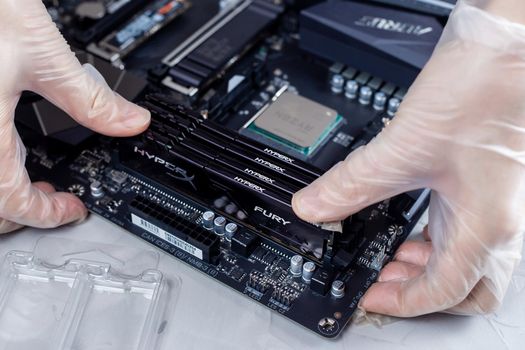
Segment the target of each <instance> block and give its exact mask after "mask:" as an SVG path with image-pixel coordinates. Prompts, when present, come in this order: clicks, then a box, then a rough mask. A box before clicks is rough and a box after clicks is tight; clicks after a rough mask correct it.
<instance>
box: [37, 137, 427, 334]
mask: <svg viewBox="0 0 525 350" xmlns="http://www.w3.org/2000/svg"><path fill="white" fill-rule="evenodd" d="M97 143H99V142H97ZM102 143H103V142H102ZM44 145H45V143H44ZM44 145H43V144H40V145H38V146H36V145H35V146H34V147H32V146H31V145H30V142H29V148H28V162H27V166H28V169H29V172H30V174H31V176H32V177H33V179H35V180H39V179H45V180H46V181H50V182H51V183H53V185H55V186H56V188H57V189H58V190H61V191H68V192H71V193H73V194H75V195H77V196H78V197H79V198H80V199H81V200H82V201H83V202H84V203H85V204H86V206H87V207H88V209H89V210H90V211H91V212H92V213H94V214H97V215H99V216H101V217H103V218H105V219H107V220H109V221H111V222H113V223H114V224H116V225H118V226H120V227H122V228H124V229H126V230H128V231H129V232H131V233H133V234H134V235H136V236H137V237H140V238H141V239H143V240H145V241H147V242H149V243H150V244H152V245H154V246H156V247H158V248H160V249H162V250H163V251H165V252H166V253H168V254H170V255H172V256H173V257H175V258H177V259H179V260H181V261H182V262H184V263H186V264H188V265H190V266H192V267H193V268H195V269H196V270H198V271H200V272H202V273H204V274H206V275H207V276H209V277H211V278H214V279H216V280H217V281H219V282H221V283H222V284H224V285H226V286H229V287H230V288H233V289H235V290H236V291H238V292H239V293H241V294H244V295H245V296H247V297H249V298H251V299H253V300H255V301H257V302H258V303H260V304H262V305H264V306H265V307H268V308H270V309H272V310H275V311H276V312H278V313H279V314H281V315H283V316H284V317H287V318H289V319H290V320H292V321H294V322H296V323H298V324H300V325H302V326H304V327H306V328H308V329H310V330H312V331H314V332H316V333H318V334H320V335H321V336H323V337H328V338H335V337H337V336H338V335H339V333H340V332H341V331H342V330H343V329H344V327H345V326H346V325H347V324H348V323H349V322H350V320H351V316H352V314H353V312H354V311H355V309H356V307H357V305H358V303H359V300H360V298H361V297H362V296H363V295H364V293H365V292H366V290H367V288H368V287H369V286H370V285H371V284H372V283H373V282H374V281H375V280H376V279H377V276H378V273H379V270H380V269H381V268H382V266H383V265H384V264H385V263H386V262H388V261H389V259H390V258H391V257H392V255H393V253H394V252H395V250H396V249H397V247H398V246H399V245H400V244H401V243H402V242H403V241H404V240H405V239H406V237H407V235H408V233H409V232H410V231H411V229H412V228H413V226H414V224H415V223H416V222H417V220H413V221H411V222H407V221H406V220H405V219H403V218H402V217H401V216H400V215H393V207H395V206H396V205H398V203H397V201H406V198H394V199H391V200H387V201H385V202H382V203H379V204H377V205H375V206H373V207H370V208H368V209H367V210H365V211H363V212H361V213H360V214H359V215H358V216H356V217H355V221H354V223H355V224H356V227H359V228H360V232H359V239H358V241H357V242H356V243H355V244H354V249H353V250H350V251H348V253H349V254H352V255H354V258H353V259H352V263H351V264H350V266H349V267H348V269H346V270H345V272H343V273H338V275H337V276H336V277H335V278H337V279H338V280H341V281H343V282H344V283H345V286H346V290H345V294H344V296H343V297H342V298H335V297H334V296H332V295H331V294H330V292H327V293H326V294H324V295H322V294H319V293H318V292H315V291H313V290H311V288H310V284H309V283H306V282H304V281H303V280H302V279H301V277H294V276H293V275H292V274H291V273H290V271H289V266H290V258H291V257H292V256H293V255H295V254H296V253H295V252H292V251H291V250H289V249H287V248H285V247H284V246H282V245H279V244H276V243H275V242H273V241H271V240H268V239H266V238H263V237H257V243H256V244H255V246H253V247H252V248H251V250H250V252H249V254H239V253H236V252H234V251H232V242H230V241H228V240H226V239H225V238H224V237H218V239H220V255H219V257H218V259H217V260H216V261H214V262H205V261H203V260H202V259H201V258H202V256H199V254H196V253H195V251H194V250H193V248H192V247H191V246H187V245H186V246H184V243H183V242H180V241H175V240H173V238H172V237H169V236H164V235H163V229H161V228H159V227H158V226H157V225H156V223H155V222H154V220H152V219H150V217H149V216H148V214H146V213H144V214H142V213H141V212H140V211H136V210H133V209H132V203H133V201H134V200H136V199H137V198H141V200H142V201H144V202H146V203H151V205H152V206H160V207H162V208H164V209H165V210H167V211H168V212H169V213H170V215H172V216H173V217H174V218H176V221H177V220H183V221H186V222H191V223H193V224H194V225H196V226H199V227H200V226H202V213H203V212H205V211H208V210H210V209H211V210H214V208H206V207H203V206H202V205H200V204H199V203H196V202H194V201H192V200H191V199H189V198H186V197H184V196H181V195H180V194H178V193H176V192H174V191H170V190H168V189H166V188H163V187H162V186H161V185H158V184H155V183H153V182H149V181H143V180H141V179H139V178H136V177H134V176H132V175H130V174H127V173H126V172H123V171H120V170H117V169H115V168H114V167H113V166H112V162H113V160H112V156H111V154H112V151H111V149H108V148H105V147H100V146H94V147H93V148H87V149H84V150H81V151H79V153H78V154H71V155H69V156H68V157H63V156H61V155H54V154H53V152H52V151H50V149H52V147H50V148H48V149H46V146H44ZM97 181H98V182H100V184H101V190H102V195H100V196H98V195H97V196H93V193H92V192H91V190H90V186H91V185H92V184H93V182H97ZM97 197H98V198H97ZM410 203H411V202H410V201H409V202H408V204H410ZM403 207H406V204H403ZM419 214H420V212H418V215H417V216H419ZM414 219H417V217H415V218H414ZM237 224H238V225H239V231H238V232H240V233H242V232H247V233H251V234H253V235H257V233H254V232H250V229H249V228H247V227H244V226H242V224H241V223H239V222H237ZM171 232H174V230H171ZM317 268H320V267H319V266H318V267H317Z"/></svg>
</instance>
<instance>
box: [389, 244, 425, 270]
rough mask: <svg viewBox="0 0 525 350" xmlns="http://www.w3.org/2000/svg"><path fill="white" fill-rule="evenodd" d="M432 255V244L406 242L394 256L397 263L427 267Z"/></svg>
mask: <svg viewBox="0 0 525 350" xmlns="http://www.w3.org/2000/svg"><path fill="white" fill-rule="evenodd" d="M431 255H432V243H430V242H418V241H406V242H405V243H403V244H401V246H400V247H399V249H398V250H397V251H396V254H395V256H394V260H395V261H400V262H405V263H410V264H413V265H418V266H426V265H427V263H428V259H430V256H431Z"/></svg>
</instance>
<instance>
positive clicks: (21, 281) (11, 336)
mask: <svg viewBox="0 0 525 350" xmlns="http://www.w3.org/2000/svg"><path fill="white" fill-rule="evenodd" d="M177 283H178V281H174V284H175V285H174V286H172V287H174V288H176V289H177V288H178V285H176V284H177ZM166 289H167V286H166V282H165V279H164V278H163V275H162V273H161V272H160V271H158V270H146V271H144V272H142V273H141V274H139V275H137V276H126V275H122V274H120V273H116V272H113V271H112V269H111V265H110V264H107V263H101V262H95V261H88V260H80V259H71V260H68V261H67V262H66V263H64V264H63V265H61V266H53V265H49V264H48V263H46V262H45V261H42V260H40V259H38V258H37V257H35V255H34V254H33V253H29V252H22V251H12V252H10V253H8V254H7V256H6V258H5V261H4V264H3V265H2V270H1V272H0V349H2V350H14V349H16V350H25V349H53V350H59V349H64V350H65V349H75V350H77V349H78V350H84V349H127V350H128V349H129V350H135V349H136V350H146V349H147V350H150V349H155V348H156V346H157V340H158V338H159V335H160V334H161V333H162V331H163V329H164V327H165V322H166V321H165V320H164V318H163V311H164V309H165V303H166V301H167V297H166Z"/></svg>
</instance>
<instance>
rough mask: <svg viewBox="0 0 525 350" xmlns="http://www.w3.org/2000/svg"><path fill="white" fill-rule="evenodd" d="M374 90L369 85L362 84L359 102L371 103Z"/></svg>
mask: <svg viewBox="0 0 525 350" xmlns="http://www.w3.org/2000/svg"><path fill="white" fill-rule="evenodd" d="M372 94H373V91H372V89H371V88H370V87H369V86H362V87H361V89H359V103H360V104H362V105H365V106H366V105H369V104H370V102H372Z"/></svg>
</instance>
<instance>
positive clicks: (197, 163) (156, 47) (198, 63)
mask: <svg viewBox="0 0 525 350" xmlns="http://www.w3.org/2000/svg"><path fill="white" fill-rule="evenodd" d="M44 3H45V4H46V6H47V8H48V11H49V13H50V15H51V17H52V18H53V20H54V21H55V23H56V24H57V26H58V27H59V29H60V30H61V31H62V33H63V34H64V36H65V38H66V39H67V40H68V42H69V43H70V44H71V45H72V46H73V47H74V49H75V51H76V52H77V55H78V56H79V59H80V60H81V61H82V62H89V63H91V64H93V65H95V67H97V68H99V70H100V71H101V72H102V74H103V75H104V76H105V77H106V79H108V80H109V81H113V80H112V78H111V77H118V78H115V79H114V81H115V84H114V85H113V84H110V85H112V87H113V88H115V89H116V90H117V91H119V92H120V90H121V89H124V90H126V91H125V93H124V95H125V97H127V98H129V99H133V100H134V101H135V102H136V103H138V104H139V105H141V106H143V107H144V108H146V109H148V110H149V111H150V112H151V115H152V122H151V125H150V127H149V128H148V130H147V131H145V132H144V133H142V134H141V135H137V136H134V137H129V138H120V139H119V138H110V137H104V136H101V135H97V134H94V133H93V132H91V131H89V130H87V129H84V128H83V127H81V126H79V125H74V123H73V122H71V121H69V122H67V123H63V124H62V128H60V127H57V126H56V125H54V128H53V132H49V130H51V129H50V128H46V127H45V126H46V125H45V124H46V121H45V120H44V119H42V114H43V111H47V113H48V114H53V113H55V112H56V113H57V115H56V118H59V116H58V114H59V111H58V110H57V111H55V110H53V109H51V108H48V107H46V106H47V104H49V102H46V101H44V100H41V99H39V98H38V96H24V97H23V98H22V101H21V105H22V106H21V107H19V108H18V110H17V121H18V129H19V132H20V134H21V135H22V138H23V140H24V143H25V145H26V147H27V168H28V171H29V173H30V175H31V177H32V179H33V180H35V181H37V180H45V181H49V182H51V183H52V184H53V185H55V187H56V188H57V189H58V190H61V191H68V192H70V193H73V194H75V195H76V196H78V197H79V198H80V199H81V200H82V201H83V202H84V203H85V205H86V206H87V208H88V209H89V210H90V211H91V212H92V213H94V214H96V215H99V216H101V217H103V218H105V219H107V220H109V221H111V222H113V223H114V224H116V225H118V226H120V227H123V228H124V229H126V230H127V231H129V232H130V233H132V234H134V235H136V236H137V237H139V238H141V239H143V240H145V241H146V242H149V243H150V244H152V245H154V246H156V247H158V248H159V249H161V250H163V251H164V252H166V253H167V254H170V255H172V256H173V257H175V258H177V259H179V260H181V261H183V262H185V263H186V264H188V265H190V266H192V267H193V268H195V269H196V270H198V271H200V272H202V273H204V274H206V275H207V276H209V277H210V278H213V279H215V280H217V281H219V282H221V283H222V284H224V285H225V286H228V287H230V288H233V289H234V290H236V291H238V292H239V293H241V294H244V295H245V296H246V297H249V298H251V299H253V300H254V302H258V303H260V304H262V305H263V306H265V307H268V308H270V309H272V310H274V311H275V312H277V313H279V314H281V315H283V316H284V317H286V318H288V319H290V320H291V321H294V322H295V323H297V324H300V325H302V326H304V327H306V328H307V329H310V330H312V331H313V332H316V333H318V334H319V335H321V336H323V337H327V338H335V337H337V336H338V335H339V334H340V333H341V332H342V331H343V329H344V328H345V326H346V325H347V324H348V323H349V322H350V320H351V317H352V314H353V313H354V311H355V310H356V308H357V306H358V303H359V300H360V298H361V297H362V296H363V295H364V293H365V292H366V290H367V289H368V287H369V286H370V285H371V284H372V283H374V282H375V281H376V279H377V277H378V274H379V272H380V270H381V269H382V267H383V266H384V265H385V264H386V263H387V262H388V261H389V260H390V259H391V258H392V256H393V254H394V253H395V251H396V249H397V248H398V247H399V245H400V244H401V243H402V242H403V241H404V240H405V239H406V237H407V236H408V234H409V233H410V232H411V230H412V229H413V227H414V226H415V224H416V223H417V220H418V219H419V217H420V216H421V215H422V213H423V212H424V211H425V209H426V207H427V205H428V200H429V195H430V193H429V191H428V190H425V189H421V190H418V191H414V192H410V193H405V194H402V195H399V196H396V197H394V198H390V199H387V200H384V201H382V202H380V203H377V204H375V205H373V206H371V207H369V208H366V209H365V210H363V211H361V212H359V213H356V214H354V215H352V216H351V217H349V218H347V219H345V220H343V221H341V222H334V223H309V222H305V221H303V220H301V219H299V218H298V217H297V216H295V214H294V212H293V210H292V208H291V198H292V196H293V194H294V193H295V192H297V191H298V190H300V189H301V188H303V187H305V186H307V185H308V184H310V183H312V182H313V181H314V180H315V179H317V178H318V177H320V176H321V175H322V174H323V173H324V172H326V171H327V170H328V169H330V168H331V167H332V166H333V165H335V164H337V163H338V162H340V161H341V160H344V159H345V158H346V157H347V156H348V154H350V153H351V152H353V151H354V150H356V149H357V148H359V147H362V146H365V145H366V144H367V143H368V142H369V141H370V140H372V139H373V138H374V137H375V136H376V135H377V134H379V133H380V132H381V130H382V129H383V128H384V127H386V126H387V125H388V124H389V123H390V121H391V120H392V119H393V118H395V115H396V112H397V109H398V107H399V105H400V103H401V102H402V100H403V98H404V96H405V94H406V91H407V89H408V88H409V85H410V84H409V83H406V82H407V79H400V80H397V79H394V80H396V81H389V80H387V78H385V77H389V76H392V74H390V73H391V72H390V71H389V70H391V69H392V67H395V64H399V70H398V71H397V72H398V73H399V72H404V70H403V69H405V70H407V72H408V69H410V72H414V71H415V70H416V69H417V64H419V63H421V62H422V61H421V62H419V61H418V62H414V61H413V60H412V61H411V60H410V59H408V61H403V57H402V56H400V55H398V54H396V58H395V59H394V58H392V59H391V62H390V63H389V64H390V65H389V66H388V69H387V70H385V71H384V73H385V74H384V75H383V74H382V72H383V71H382V67H379V66H374V67H373V68H374V69H373V73H372V72H371V71H370V70H366V69H365V68H366V67H370V66H371V64H372V65H373V64H374V61H373V59H372V58H371V57H374V52H375V51H374V47H373V46H374V45H376V43H372V41H373V40H372V39H370V40H369V41H370V42H369V44H370V45H371V46H370V49H369V50H368V49H367V47H366V46H364V44H363V42H362V41H360V43H359V44H355V47H354V46H352V45H354V44H352V43H357V41H359V40H358V39H359V37H360V36H362V35H363V34H364V33H363V30H367V31H370V33H368V34H369V35H370V36H368V37H369V38H372V36H371V35H375V36H376V38H382V36H386V38H384V37H383V39H382V40H387V39H392V41H393V42H399V40H398V39H399V36H402V35H408V36H410V35H412V33H413V32H414V31H419V32H418V33H432V35H429V36H428V39H426V38H425V40H427V42H425V44H424V45H423V46H424V47H427V46H428V47H429V50H428V51H429V52H427V53H426V54H427V56H426V57H427V58H428V57H429V56H430V54H431V51H432V47H433V46H432V45H431V43H432V42H433V40H434V41H435V40H437V38H439V33H440V29H439V26H440V25H441V24H440V23H443V22H444V21H445V19H444V18H442V17H439V16H437V17H433V16H431V15H429V14H428V13H420V14H417V17H415V18H416V19H417V21H419V22H418V24H411V23H408V24H407V23H404V27H403V23H401V22H400V23H401V24H398V25H397V27H396V26H394V27H392V24H391V25H390V26H389V27H388V28H394V30H388V31H384V30H383V31H381V30H382V27H381V26H379V25H375V27H366V28H364V27H363V26H362V25H361V24H360V23H363V19H362V18H357V19H356V21H355V22H353V23H354V24H355V28H351V29H352V30H350V31H344V33H341V35H343V34H344V35H346V36H348V37H349V40H348V41H345V44H344V45H342V44H341V42H342V41H344V40H343V39H344V38H339V39H338V40H337V41H328V40H327V41H326V52H319V49H320V48H322V46H319V42H317V41H316V38H322V35H323V33H322V30H324V29H326V30H327V32H325V33H324V34H326V33H328V30H335V29H337V28H341V26H337V25H335V24H334V21H335V20H337V19H334V18H329V17H330V16H331V14H332V12H331V11H329V10H330V7H331V6H337V8H338V9H339V10H341V9H342V10H344V11H348V14H349V15H350V14H355V13H359V11H363V10H364V9H366V10H367V11H369V12H367V13H370V14H371V15H375V16H377V18H383V17H384V16H386V15H385V13H386V14H388V15H389V16H392V15H395V14H396V13H399V15H400V16H401V17H403V16H406V12H405V11H406V10H405V9H402V8H396V7H395V6H392V5H378V4H368V3H367V2H363V1H359V2H353V1H278V0H230V1H227V0H222V1H218V0H198V1H195V0H154V1H137V0H90V1H80V0H67V1H51V0H50V1H44ZM385 6H387V7H385ZM385 11H386V12H385ZM347 18H348V17H347ZM403 18H404V17H403ZM316 23H317V24H318V25H317V24H316ZM350 24H351V23H350ZM346 25H348V23H347V24H346ZM323 26H324V27H323ZM383 26H386V24H384V25H383ZM400 26H401V27H400ZM407 26H411V27H407ZM416 26H419V27H416ZM424 26H427V27H424ZM325 27H326V28H325ZM315 28H318V29H319V33H316V32H315V30H316V29H315ZM323 28H324V29H323ZM425 28H426V29H425ZM429 28H432V29H429ZM433 28H436V29H433ZM368 34H367V35H368ZM316 35H319V36H316ZM350 36H352V38H350ZM350 39H354V40H353V41H352V40H350ZM417 40H418V42H419V43H422V40H423V39H421V35H418V36H417ZM338 45H342V46H338ZM338 47H339V49H338ZM354 48H358V49H359V51H355V53H356V55H357V54H358V52H360V51H367V52H368V55H367V56H366V58H365V59H363V60H362V61H363V62H362V64H361V62H360V61H359V56H356V55H354V56H352V57H351V60H350V61H346V60H339V59H338V57H340V56H337V55H335V56H333V57H332V54H331V53H330V52H339V54H340V53H341V52H345V50H350V51H349V52H353V51H352V50H353V49H354ZM375 48H377V46H375ZM338 50H339V51H338ZM418 50H419V51H418V52H417V54H418V55H419V56H418V57H419V59H420V60H423V58H424V57H423V56H424V53H425V51H424V50H423V49H421V48H420V49H418ZM403 52H405V53H406V51H403ZM377 55H378V60H377V61H376V62H382V61H384V60H385V57H386V56H385V55H384V52H382V53H377ZM422 55H423V56H422ZM379 56H380V57H379ZM392 57H393V56H392ZM422 57H423V58H422ZM379 58H380V59H381V60H379ZM416 63H417V64H416ZM378 64H379V63H378ZM363 67H365V68H363ZM383 68H384V67H383ZM383 70H384V69H383ZM398 76H399V74H398ZM403 77H405V76H403ZM408 80H410V79H408ZM123 82H124V83H123ZM126 85H130V86H132V87H134V89H130V88H129V86H128V87H127V86H126ZM35 111H37V112H38V113H35ZM63 117H64V116H63V115H62V116H60V118H63ZM32 118H33V119H35V118H38V122H31V120H32ZM52 118H53V115H51V119H52ZM65 125H67V127H65Z"/></svg>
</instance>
